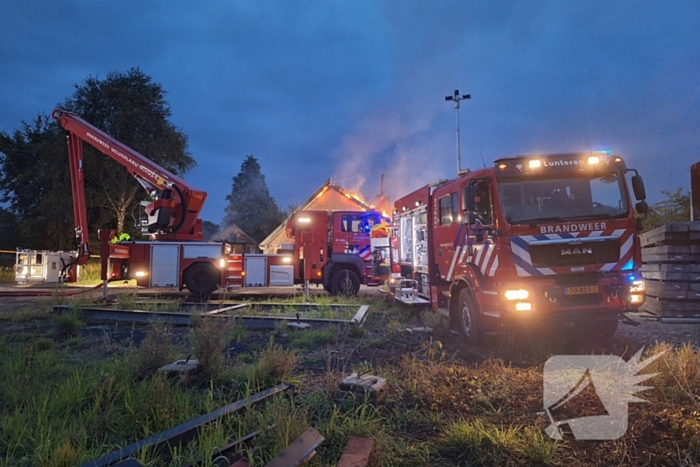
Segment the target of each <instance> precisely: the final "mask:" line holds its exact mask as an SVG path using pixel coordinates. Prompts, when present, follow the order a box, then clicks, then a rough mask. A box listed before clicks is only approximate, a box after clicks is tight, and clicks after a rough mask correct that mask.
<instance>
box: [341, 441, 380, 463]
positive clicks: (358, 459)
mask: <svg viewBox="0 0 700 467" xmlns="http://www.w3.org/2000/svg"><path fill="white" fill-rule="evenodd" d="M373 444H374V440H373V439H372V438H368V437H366V436H357V435H353V436H351V437H350V439H349V440H348V444H347V446H345V449H344V450H343V454H342V455H341V456H340V461H338V465H337V466H336V467H365V466H366V465H367V463H368V462H369V456H370V454H371V453H372V446H373Z"/></svg>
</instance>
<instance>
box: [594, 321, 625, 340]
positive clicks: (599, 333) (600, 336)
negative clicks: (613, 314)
mask: <svg viewBox="0 0 700 467" xmlns="http://www.w3.org/2000/svg"><path fill="white" fill-rule="evenodd" d="M617 323H618V320H617V319H614V320H606V321H595V322H593V323H591V324H590V327H589V328H588V332H587V334H588V335H589V336H590V337H591V338H592V339H594V340H605V339H610V338H611V337H612V336H613V334H615V331H617Z"/></svg>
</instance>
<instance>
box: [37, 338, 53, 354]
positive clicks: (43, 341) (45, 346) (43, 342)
mask: <svg viewBox="0 0 700 467" xmlns="http://www.w3.org/2000/svg"><path fill="white" fill-rule="evenodd" d="M34 345H35V346H36V349H37V350H39V351H41V352H43V351H45V350H51V349H53V345H54V342H53V340H52V339H49V338H47V337H41V338H39V339H37V340H36V342H34Z"/></svg>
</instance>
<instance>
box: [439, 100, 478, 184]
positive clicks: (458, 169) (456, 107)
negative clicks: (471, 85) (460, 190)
mask: <svg viewBox="0 0 700 467" xmlns="http://www.w3.org/2000/svg"><path fill="white" fill-rule="evenodd" d="M471 98H472V96H471V94H463V95H461V96H460V95H459V89H455V93H454V95H452V96H445V100H446V101H454V103H455V113H456V114H457V175H459V174H460V172H461V171H462V157H461V154H460V151H459V101H461V100H464V99H471Z"/></svg>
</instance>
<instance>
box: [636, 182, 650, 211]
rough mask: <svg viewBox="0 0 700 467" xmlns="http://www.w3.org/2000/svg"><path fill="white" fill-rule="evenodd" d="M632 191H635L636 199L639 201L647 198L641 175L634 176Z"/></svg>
mask: <svg viewBox="0 0 700 467" xmlns="http://www.w3.org/2000/svg"><path fill="white" fill-rule="evenodd" d="M632 190H633V191H634V197H635V198H637V201H642V200H645V199H646V198H647V192H646V189H645V188H644V180H642V176H641V175H639V174H636V175H633V176H632ZM647 210H648V209H647Z"/></svg>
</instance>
